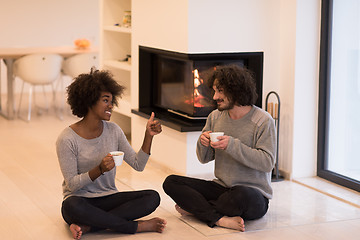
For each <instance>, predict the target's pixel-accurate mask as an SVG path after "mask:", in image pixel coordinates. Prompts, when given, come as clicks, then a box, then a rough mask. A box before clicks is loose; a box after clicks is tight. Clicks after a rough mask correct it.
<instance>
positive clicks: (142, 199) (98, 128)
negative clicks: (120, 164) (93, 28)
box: [56, 69, 166, 239]
mask: <svg viewBox="0 0 360 240" xmlns="http://www.w3.org/2000/svg"><path fill="white" fill-rule="evenodd" d="M123 90H124V87H123V86H121V85H119V84H118V83H117V82H116V81H115V80H114V79H113V77H112V75H111V74H110V73H109V72H107V71H97V70H96V71H94V70H93V69H92V70H91V72H90V74H81V75H79V76H78V77H77V78H75V80H74V82H73V83H72V84H71V85H70V86H69V87H68V88H67V93H68V99H67V101H68V103H69V104H70V107H71V110H72V113H73V114H74V115H76V116H78V117H79V118H81V120H80V121H78V122H76V123H74V124H72V125H70V126H69V127H67V128H65V129H64V130H63V132H62V133H61V134H60V136H59V137H58V139H57V142H56V151H57V155H58V160H59V163H60V168H61V172H62V174H63V176H64V181H63V184H62V186H63V195H64V200H63V203H62V208H61V211H62V215H63V218H64V220H65V221H66V222H67V223H68V224H69V226H70V231H71V233H72V235H73V237H74V238H75V239H80V238H81V235H82V234H84V233H85V232H88V231H98V230H104V229H110V230H113V231H116V232H120V233H130V234H132V233H136V232H145V231H152V232H160V233H161V232H162V231H163V230H164V227H165V224H166V221H165V220H164V219H161V218H152V219H150V220H141V221H140V220H139V221H135V220H136V219H138V218H141V217H144V216H147V215H149V214H150V213H152V212H153V211H154V210H155V209H156V208H157V207H158V206H159V204H160V196H159V194H158V193H157V192H156V191H154V190H143V191H130V192H119V191H118V190H117V188H116V186H115V174H116V168H115V163H114V160H113V158H112V156H111V155H110V154H109V152H111V151H123V152H124V153H125V155H124V161H125V162H126V163H127V164H129V165H130V166H131V167H132V168H134V169H135V170H137V171H142V170H143V169H144V168H145V165H146V163H147V161H148V158H149V155H150V149H151V143H152V139H153V136H154V135H156V134H159V133H160V132H161V131H162V129H161V124H160V123H159V122H158V121H156V120H154V113H152V114H151V117H150V119H149V120H148V122H147V124H146V131H145V137H144V141H143V144H142V147H141V149H140V150H139V151H138V152H137V153H136V152H135V151H134V150H133V148H132V147H131V146H130V144H129V142H128V141H127V139H126V137H125V134H124V133H123V131H122V130H121V128H120V127H119V126H118V125H116V124H115V123H112V122H108V121H109V120H110V117H111V114H112V110H113V107H114V105H117V98H118V97H120V96H121V94H122V93H123Z"/></svg>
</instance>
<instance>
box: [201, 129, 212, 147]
mask: <svg viewBox="0 0 360 240" xmlns="http://www.w3.org/2000/svg"><path fill="white" fill-rule="evenodd" d="M209 133H211V131H207V132H203V133H202V134H201V136H200V143H201V144H202V145H204V146H205V147H208V146H210V134H209Z"/></svg>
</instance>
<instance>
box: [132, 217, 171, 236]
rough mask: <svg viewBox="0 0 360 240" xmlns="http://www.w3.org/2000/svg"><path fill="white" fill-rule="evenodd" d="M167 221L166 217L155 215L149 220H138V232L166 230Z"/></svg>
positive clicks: (160, 231)
mask: <svg viewBox="0 0 360 240" xmlns="http://www.w3.org/2000/svg"><path fill="white" fill-rule="evenodd" d="M165 225H166V221H165V220H164V219H161V218H158V217H155V218H152V219H149V220H140V221H138V228H137V230H136V232H159V233H162V232H163V231H164V228H165Z"/></svg>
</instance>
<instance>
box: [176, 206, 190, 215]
mask: <svg viewBox="0 0 360 240" xmlns="http://www.w3.org/2000/svg"><path fill="white" fill-rule="evenodd" d="M175 209H176V211H178V212H179V213H180V214H181V216H191V215H193V214H192V213H189V212H187V211H185V210H184V209H182V208H181V207H180V206H179V205H177V204H176V205H175Z"/></svg>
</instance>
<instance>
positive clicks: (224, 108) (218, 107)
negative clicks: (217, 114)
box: [217, 101, 235, 111]
mask: <svg viewBox="0 0 360 240" xmlns="http://www.w3.org/2000/svg"><path fill="white" fill-rule="evenodd" d="M234 106H235V103H234V101H230V102H229V103H228V104H226V105H224V106H222V107H220V106H219V105H217V109H218V110H219V111H224V110H230V109H233V108H234Z"/></svg>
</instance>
